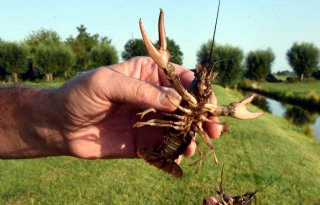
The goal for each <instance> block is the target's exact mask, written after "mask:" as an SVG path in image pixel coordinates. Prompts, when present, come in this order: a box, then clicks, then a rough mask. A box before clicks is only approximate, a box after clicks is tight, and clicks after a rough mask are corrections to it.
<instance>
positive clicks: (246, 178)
mask: <svg viewBox="0 0 320 205" xmlns="http://www.w3.org/2000/svg"><path fill="white" fill-rule="evenodd" d="M42 86H44V85H42ZM214 90H215V92H216V95H217V96H218V99H219V101H220V103H228V102H230V101H234V100H235V99H240V98H241V97H240V96H238V94H234V93H232V92H231V91H225V90H224V89H223V88H221V87H218V86H215V87H214ZM250 108H251V110H257V108H255V107H250ZM221 120H227V121H229V122H230V133H229V134H225V135H223V136H222V137H221V138H220V139H219V140H215V141H214V143H215V145H216V150H217V156H218V158H219V161H220V164H219V165H216V164H214V163H213V160H212V159H211V158H210V157H209V158H207V159H206V160H205V162H204V163H203V166H202V169H201V171H200V173H199V174H197V175H196V174H194V170H195V167H190V166H188V164H190V163H191V162H192V161H193V160H195V159H196V156H194V157H193V158H191V159H186V160H184V161H183V162H182V164H181V166H182V168H183V170H184V172H185V176H184V177H183V178H182V179H181V180H177V179H174V178H173V177H171V176H169V175H167V174H164V173H162V172H160V171H159V170H156V169H155V168H154V167H151V166H149V165H147V164H146V163H144V162H143V161H142V160H138V159H121V160H95V161H87V160H81V159H75V158H70V157H52V158H42V159H32V160H1V161H0V204H117V205H118V204H201V203H202V199H203V198H204V197H206V196H208V195H212V194H213V193H214V188H215V184H216V182H217V180H218V179H219V175H220V171H221V166H222V164H224V173H225V175H224V188H225V191H226V192H227V193H231V194H240V193H244V192H247V191H254V190H255V189H258V188H261V187H263V186H265V185H267V184H268V183H269V182H271V181H272V180H273V179H276V178H277V179H276V181H275V182H274V183H273V184H272V185H270V186H269V187H268V188H266V189H265V190H263V191H262V192H259V193H257V204H288V205H289V204H290V205H291V204H314V205H315V204H320V195H319V193H320V144H319V143H317V142H315V141H314V140H313V139H310V138H307V137H306V136H305V135H304V134H303V133H302V131H300V130H298V129H297V128H295V127H294V126H292V125H291V124H290V123H288V122H287V121H286V120H285V119H282V118H279V117H276V116H273V115H270V114H265V115H264V116H263V117H261V118H259V119H257V120H254V121H253V120H250V121H238V120H234V119H229V118H228V119H226V118H224V119H223V118H221ZM201 146H203V144H202V145H201ZM203 149H204V146H203Z"/></svg>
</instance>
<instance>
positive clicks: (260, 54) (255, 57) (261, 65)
mask: <svg viewBox="0 0 320 205" xmlns="http://www.w3.org/2000/svg"><path fill="white" fill-rule="evenodd" d="M274 59H275V55H274V53H273V52H272V50H271V49H270V48H268V49H266V50H256V51H250V52H249V53H248V55H247V58H246V66H247V69H248V73H247V76H250V78H252V79H254V80H257V81H263V80H265V79H266V77H267V75H268V74H270V73H271V65H272V62H273V61H274Z"/></svg>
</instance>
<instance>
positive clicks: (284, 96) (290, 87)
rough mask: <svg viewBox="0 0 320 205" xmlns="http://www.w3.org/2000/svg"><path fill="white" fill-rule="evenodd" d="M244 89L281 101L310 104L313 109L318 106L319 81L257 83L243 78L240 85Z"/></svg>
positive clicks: (319, 99) (319, 100) (319, 95)
mask: <svg viewBox="0 0 320 205" xmlns="http://www.w3.org/2000/svg"><path fill="white" fill-rule="evenodd" d="M240 87H242V88H245V89H249V90H253V91H255V92H260V93H262V94H267V95H271V96H273V97H275V98H278V99H280V100H281V101H288V102H290V103H295V104H300V105H303V106H312V107H313V108H315V109H317V108H318V109H319V107H320V81H319V80H317V81H316V80H310V81H303V82H293V83H288V82H281V83H269V82H263V83H260V82H259V83H257V82H252V81H249V80H245V81H244V82H243V83H242V85H241V86H240Z"/></svg>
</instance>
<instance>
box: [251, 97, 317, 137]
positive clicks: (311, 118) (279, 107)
mask: <svg viewBox="0 0 320 205" xmlns="http://www.w3.org/2000/svg"><path fill="white" fill-rule="evenodd" d="M252 103H253V104H255V105H256V106H258V107H260V108H261V109H263V110H265V111H267V112H270V113H272V114H274V115H276V116H280V117H285V118H286V119H287V120H289V121H290V122H292V123H293V124H295V125H296V126H298V127H299V128H301V129H303V130H304V132H305V133H306V134H307V135H308V136H311V137H314V138H315V139H316V140H317V141H318V142H320V113H319V112H316V111H309V110H307V109H305V108H302V107H299V106H296V105H290V104H285V103H281V102H279V101H277V100H274V99H271V98H268V97H265V96H262V95H258V96H257V97H256V98H255V100H254V101H253V102H252Z"/></svg>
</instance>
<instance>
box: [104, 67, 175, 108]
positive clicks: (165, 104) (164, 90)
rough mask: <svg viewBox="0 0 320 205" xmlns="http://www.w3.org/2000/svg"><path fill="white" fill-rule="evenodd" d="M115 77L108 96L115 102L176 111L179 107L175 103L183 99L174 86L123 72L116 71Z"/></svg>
mask: <svg viewBox="0 0 320 205" xmlns="http://www.w3.org/2000/svg"><path fill="white" fill-rule="evenodd" d="M113 77H114V81H113V82H114V83H112V87H110V90H109V91H110V95H108V98H109V99H110V100H112V101H114V102H118V103H130V104H134V105H135V106H137V107H139V108H142V109H146V108H150V107H152V108H155V109H157V110H161V111H174V110H175V109H176V108H177V107H176V106H175V105H174V104H179V103H180V101H181V96H180V95H179V94H178V93H177V92H176V91H175V90H174V89H173V88H168V87H163V86H160V85H156V84H152V83H149V82H146V81H142V80H138V79H135V78H131V77H128V76H125V75H123V74H121V73H114V76H113ZM109 86H110V84H109ZM168 97H169V98H170V101H173V102H174V104H173V103H172V102H170V101H169V100H168Z"/></svg>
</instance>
